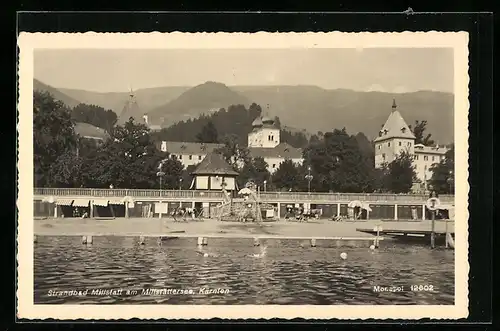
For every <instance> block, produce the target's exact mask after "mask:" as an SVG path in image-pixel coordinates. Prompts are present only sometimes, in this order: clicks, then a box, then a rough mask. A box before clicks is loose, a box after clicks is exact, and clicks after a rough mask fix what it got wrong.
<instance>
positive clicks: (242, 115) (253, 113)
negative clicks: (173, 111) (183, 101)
mask: <svg viewBox="0 0 500 331" xmlns="http://www.w3.org/2000/svg"><path fill="white" fill-rule="evenodd" d="M261 114H262V108H261V107H260V106H259V105H257V104H255V103H254V104H251V105H250V106H249V107H248V108H246V107H245V106H244V105H232V106H229V107H228V108H227V109H224V108H222V109H220V110H219V111H217V112H215V113H212V114H210V115H201V116H200V117H198V118H195V119H188V120H185V121H181V122H177V123H175V124H173V125H171V126H170V127H168V128H164V129H162V130H161V131H160V132H157V133H155V134H154V136H155V139H157V140H167V141H185V142H196V141H198V140H197V137H196V136H197V135H198V134H199V133H200V132H201V131H202V129H203V127H204V126H206V125H207V124H208V123H209V122H210V121H211V122H212V123H213V124H214V126H215V129H216V130H217V134H218V137H219V140H222V139H223V137H224V136H236V137H237V138H238V143H239V144H241V145H242V146H246V145H247V142H248V133H249V132H250V131H251V130H252V122H253V120H254V119H255V118H256V117H258V116H260V115H261ZM275 120H276V122H277V125H278V126H280V120H279V118H277V117H276V118H275ZM281 141H282V142H287V143H289V144H290V145H292V146H294V147H305V145H307V142H308V139H307V137H306V134H304V133H303V132H300V131H298V132H297V131H295V132H293V131H292V130H287V129H282V130H281Z"/></svg>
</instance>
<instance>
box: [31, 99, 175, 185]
mask: <svg viewBox="0 0 500 331" xmlns="http://www.w3.org/2000/svg"><path fill="white" fill-rule="evenodd" d="M33 101H34V103H33V105H34V106H33V114H34V115H33V116H34V118H33V122H34V128H33V134H34V164H35V169H34V172H35V186H37V187H97V188H99V187H101V188H106V187H109V186H110V185H113V187H115V188H119V187H123V188H159V177H162V182H163V188H177V187H178V185H179V184H178V183H179V181H180V178H182V176H183V169H182V168H183V166H182V164H181V163H180V162H179V161H178V160H175V159H171V158H169V157H168V154H167V153H163V152H161V151H159V150H158V149H157V148H156V146H155V144H154V141H153V140H152V138H151V135H150V132H149V129H148V128H147V127H146V126H145V125H143V124H138V123H135V122H134V120H133V119H132V118H131V119H130V120H129V121H128V122H126V123H125V124H124V125H123V126H116V127H115V128H114V129H113V130H112V134H111V138H110V139H108V140H106V141H105V142H104V143H103V144H101V145H97V144H95V143H92V141H88V140H86V139H81V138H80V137H78V136H77V134H76V133H75V131H74V122H73V121H72V119H71V110H69V109H68V108H67V107H66V106H65V105H64V104H63V103H61V102H59V101H56V100H54V98H53V97H52V96H51V95H50V94H48V93H43V92H35V93H34V96H33ZM82 150H85V152H84V153H82ZM160 164H161V167H160Z"/></svg>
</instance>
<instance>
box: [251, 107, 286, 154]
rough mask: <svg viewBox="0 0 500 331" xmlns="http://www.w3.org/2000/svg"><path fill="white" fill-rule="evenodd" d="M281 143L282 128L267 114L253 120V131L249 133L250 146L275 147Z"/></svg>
mask: <svg viewBox="0 0 500 331" xmlns="http://www.w3.org/2000/svg"><path fill="white" fill-rule="evenodd" d="M279 144H280V129H279V128H277V127H276V124H275V123H274V120H273V119H272V118H270V117H269V116H267V115H264V116H262V117H257V118H256V119H255V120H254V121H253V122H252V131H251V132H250V133H249V134H248V147H250V148H274V147H276V146H278V145H279Z"/></svg>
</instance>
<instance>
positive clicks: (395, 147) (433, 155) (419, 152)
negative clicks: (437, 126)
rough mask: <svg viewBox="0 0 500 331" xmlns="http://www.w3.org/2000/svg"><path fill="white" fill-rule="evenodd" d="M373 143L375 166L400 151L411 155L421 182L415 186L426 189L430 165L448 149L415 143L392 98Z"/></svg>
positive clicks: (438, 159)
mask: <svg viewBox="0 0 500 331" xmlns="http://www.w3.org/2000/svg"><path fill="white" fill-rule="evenodd" d="M374 143H375V167H376V168H381V167H382V166H383V165H384V164H388V163H391V162H392V161H394V160H395V159H396V158H397V157H398V155H399V154H401V153H402V152H407V153H409V154H410V155H412V157H413V164H414V166H415V172H416V174H417V178H418V179H419V180H420V182H421V184H423V187H420V185H416V186H415V187H417V188H418V189H420V190H426V189H427V183H428V181H429V180H430V179H431V177H432V170H431V169H432V166H433V165H434V164H436V163H439V162H441V161H442V160H444V158H445V154H446V152H447V151H448V148H447V147H444V146H439V145H436V146H424V145H422V144H415V135H414V134H413V132H412V131H411V129H410V127H409V126H408V124H407V123H406V121H405V120H404V119H403V116H401V113H400V112H399V111H398V110H397V105H396V100H393V102H392V111H391V113H390V114H389V117H388V118H387V121H386V122H385V124H384V125H383V126H382V129H381V130H380V131H379V133H378V137H377V138H376V139H375V140H374Z"/></svg>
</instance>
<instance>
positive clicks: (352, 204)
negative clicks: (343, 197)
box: [347, 200, 363, 208]
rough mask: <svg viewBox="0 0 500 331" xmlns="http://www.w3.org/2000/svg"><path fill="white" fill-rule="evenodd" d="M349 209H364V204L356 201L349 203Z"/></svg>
mask: <svg viewBox="0 0 500 331" xmlns="http://www.w3.org/2000/svg"><path fill="white" fill-rule="evenodd" d="M347 207H349V208H355V207H363V203H362V202H361V201H359V200H354V201H351V202H349V204H348V205H347Z"/></svg>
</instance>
